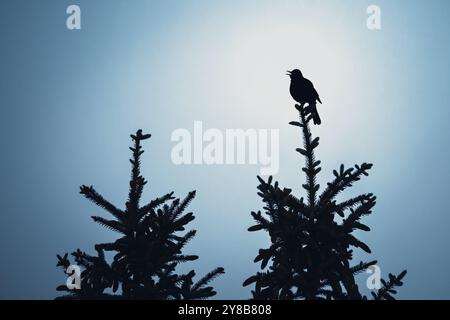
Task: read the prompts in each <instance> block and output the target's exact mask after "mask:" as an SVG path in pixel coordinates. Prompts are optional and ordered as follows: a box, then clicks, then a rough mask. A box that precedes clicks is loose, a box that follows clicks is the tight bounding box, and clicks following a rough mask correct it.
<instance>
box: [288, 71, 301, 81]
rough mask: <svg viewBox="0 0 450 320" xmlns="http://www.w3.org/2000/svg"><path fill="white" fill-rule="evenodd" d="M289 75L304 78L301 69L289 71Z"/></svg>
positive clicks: (293, 77) (292, 77)
mask: <svg viewBox="0 0 450 320" xmlns="http://www.w3.org/2000/svg"><path fill="white" fill-rule="evenodd" d="M287 75H288V76H289V77H291V79H302V78H303V74H302V72H301V71H300V70H298V69H294V70H292V71H288V72H287Z"/></svg>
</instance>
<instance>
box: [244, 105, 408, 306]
mask: <svg viewBox="0 0 450 320" xmlns="http://www.w3.org/2000/svg"><path fill="white" fill-rule="evenodd" d="M295 107H296V109H297V111H298V112H299V119H300V121H299V122H297V121H293V122H291V123H290V124H291V125H293V126H296V127H299V128H300V129H301V133H302V137H303V148H298V149H297V152H299V153H300V155H301V156H303V157H304V159H305V166H304V167H303V168H302V171H303V172H304V173H305V176H306V183H305V184H303V185H302V186H303V188H304V189H305V190H306V198H307V202H306V203H305V202H304V200H303V198H300V199H299V198H297V197H295V196H294V195H292V190H291V189H287V188H281V187H280V186H279V184H278V182H273V178H272V177H269V178H268V180H267V182H266V181H265V180H263V179H262V178H260V177H258V180H259V183H260V184H259V186H258V190H259V191H258V195H259V196H260V197H261V198H262V201H263V203H264V204H265V206H264V207H263V209H264V215H263V214H262V213H261V211H258V212H252V213H251V215H252V217H253V219H254V220H255V221H256V225H254V226H252V227H250V228H249V229H248V230H249V231H258V230H264V231H266V232H268V233H269V236H270V239H271V245H270V247H269V248H265V249H260V250H259V253H258V255H257V256H256V258H255V262H261V272H258V273H257V274H256V275H253V276H251V277H249V278H248V279H247V280H245V281H244V284H243V285H244V286H248V285H250V284H252V283H254V285H255V288H254V290H253V291H252V294H253V298H254V299H263V300H264V299H336V300H338V299H339V300H340V299H366V297H365V296H363V295H362V294H361V293H360V290H359V288H358V286H357V283H356V280H355V275H356V274H357V273H359V272H361V271H363V270H365V269H367V268H368V267H370V266H372V265H374V264H376V263H377V262H376V261H371V262H367V263H364V262H360V263H359V264H357V265H355V266H350V262H351V260H352V258H353V248H360V249H362V250H364V251H366V252H368V253H370V252H371V251H370V248H369V246H368V245H367V244H365V243H364V242H362V241H360V240H359V239H357V238H356V237H355V235H354V234H353V232H354V231H355V230H356V229H359V230H362V231H369V230H370V228H369V227H368V226H366V225H364V224H362V223H361V218H362V217H363V216H365V215H369V214H371V213H372V209H373V207H374V206H375V204H376V197H375V196H374V195H373V194H372V193H367V194H362V195H359V196H356V197H353V198H350V199H348V200H346V201H342V202H337V200H336V197H337V195H338V194H340V193H341V192H342V191H344V190H345V189H347V188H349V187H351V186H352V185H353V183H355V182H357V181H359V180H360V179H361V177H362V176H367V175H368V172H369V170H370V169H371V168H372V164H368V163H362V164H361V165H355V166H354V167H353V168H347V169H346V168H345V167H344V165H341V167H340V168H339V170H335V171H334V172H333V174H334V179H333V180H332V181H331V182H330V183H328V185H327V186H326V187H325V188H324V190H323V191H322V192H321V193H320V194H318V192H319V189H320V186H319V185H318V184H317V182H316V180H317V175H318V173H319V172H320V171H321V168H320V161H319V160H317V159H316V157H315V152H314V151H315V149H316V148H317V147H318V146H319V138H318V137H315V138H314V137H313V136H312V133H311V130H310V128H309V122H310V121H311V119H312V116H311V114H310V112H309V111H308V107H305V105H304V104H302V105H296V106H295ZM405 274H406V271H403V272H402V273H401V274H400V275H399V276H398V277H395V276H393V275H391V274H390V275H389V278H390V280H389V281H388V282H386V281H384V280H382V281H381V282H382V283H383V287H382V288H381V289H380V290H378V291H377V292H374V293H373V296H374V298H375V299H389V298H393V297H392V294H394V293H395V290H394V287H395V286H401V285H402V282H401V279H402V278H403V277H404V276H405Z"/></svg>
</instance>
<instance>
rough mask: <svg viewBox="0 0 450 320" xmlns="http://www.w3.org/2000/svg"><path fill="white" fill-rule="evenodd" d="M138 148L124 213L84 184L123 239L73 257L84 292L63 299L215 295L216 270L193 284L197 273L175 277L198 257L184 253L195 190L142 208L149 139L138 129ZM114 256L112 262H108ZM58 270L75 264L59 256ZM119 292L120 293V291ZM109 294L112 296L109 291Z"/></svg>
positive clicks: (218, 271) (88, 195) (189, 236)
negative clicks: (143, 166) (145, 145)
mask: <svg viewBox="0 0 450 320" xmlns="http://www.w3.org/2000/svg"><path fill="white" fill-rule="evenodd" d="M131 138H132V139H133V142H134V145H133V147H131V148H130V150H131V151H132V153H133V155H132V159H130V162H131V165H132V170H131V180H130V187H129V194H128V201H127V202H126V204H125V209H124V210H122V209H119V208H117V207H116V206H114V205H113V204H112V203H110V202H109V201H108V200H106V199H105V198H103V197H102V196H101V195H100V194H99V193H98V192H97V191H96V190H95V189H94V188H93V187H92V186H84V185H83V186H81V188H80V193H81V194H82V195H83V196H84V197H85V198H87V199H88V200H90V201H92V202H93V203H95V204H96V205H97V206H99V207H101V208H103V209H104V210H105V211H107V212H108V213H109V214H110V215H112V216H113V218H114V219H113V220H108V219H105V218H103V217H98V216H93V217H92V219H93V220H94V221H95V222H97V223H99V224H101V225H102V226H104V227H106V228H108V229H110V230H112V231H115V232H117V233H119V234H120V235H121V237H120V238H119V239H117V240H116V241H114V242H112V243H100V244H97V245H95V250H96V252H97V255H96V256H93V255H89V254H87V253H85V252H82V251H81V250H80V249H78V250H77V251H75V252H73V253H72V256H73V257H74V260H75V263H76V264H77V265H78V266H80V268H81V269H82V270H83V271H82V273H81V288H80V289H79V290H76V289H69V288H68V287H67V286H66V285H61V286H59V287H58V288H57V290H58V291H67V292H68V295H65V296H63V297H61V298H75V299H77V298H78V299H111V298H116V299H117V298H121V299H204V298H208V297H211V296H214V295H215V294H216V292H215V291H214V290H213V288H212V287H211V286H208V284H209V283H210V281H211V280H213V279H214V278H215V277H217V276H218V275H220V274H222V273H224V269H223V268H217V269H215V270H213V271H212V272H210V273H208V274H207V275H206V276H204V277H203V278H201V279H200V280H198V281H197V282H194V276H195V272H194V271H190V272H189V273H187V274H177V273H176V267H177V265H178V264H180V263H183V262H188V261H193V260H196V259H198V256H195V255H186V254H183V252H182V250H183V248H184V246H185V245H186V244H187V243H188V242H189V241H190V240H191V239H192V238H193V237H194V236H195V233H196V231H195V230H191V231H188V232H186V233H184V234H182V232H184V231H185V228H186V225H187V224H188V223H189V222H191V221H192V220H194V215H193V213H192V212H189V213H184V211H185V209H186V208H187V206H188V205H189V203H190V202H191V201H192V200H193V199H194V197H195V191H193V192H190V193H189V194H188V195H187V196H186V198H184V199H183V200H180V199H178V198H175V197H174V196H173V192H171V193H168V194H166V195H164V196H162V197H160V198H156V199H154V200H153V201H150V202H149V203H148V204H146V205H143V206H141V205H140V200H141V196H142V192H143V189H144V186H145V185H146V183H147V181H145V179H144V178H143V177H142V175H141V173H140V165H141V156H142V154H143V153H144V151H143V150H142V146H141V142H142V141H144V140H146V139H148V138H150V135H149V134H142V130H138V131H137V132H136V134H135V135H131ZM105 252H112V253H113V254H114V257H113V259H112V262H111V263H110V262H108V261H107V259H106V258H105ZM57 257H58V264H57V266H59V267H62V268H63V270H64V271H65V272H67V269H68V268H69V266H70V265H71V264H72V263H71V262H70V260H69V258H68V254H67V253H66V254H64V255H63V256H60V255H57ZM119 288H120V289H121V290H119V291H118V289H119ZM108 289H110V290H109V293H108V292H107V290H108Z"/></svg>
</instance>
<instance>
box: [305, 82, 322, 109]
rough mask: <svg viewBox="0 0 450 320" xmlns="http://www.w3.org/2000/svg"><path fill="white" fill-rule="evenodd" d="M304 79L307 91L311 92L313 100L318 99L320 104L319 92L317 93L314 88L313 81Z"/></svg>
mask: <svg viewBox="0 0 450 320" xmlns="http://www.w3.org/2000/svg"><path fill="white" fill-rule="evenodd" d="M305 80H306V81H305V82H306V86H307V88H308V91H309V92H310V93H311V95H312V98H314V99H315V100H317V101H319V102H320V103H321V104H322V101H321V100H320V97H319V94H318V93H317V90H316V89H315V88H314V85H313V83H312V82H311V81H310V80H308V79H305Z"/></svg>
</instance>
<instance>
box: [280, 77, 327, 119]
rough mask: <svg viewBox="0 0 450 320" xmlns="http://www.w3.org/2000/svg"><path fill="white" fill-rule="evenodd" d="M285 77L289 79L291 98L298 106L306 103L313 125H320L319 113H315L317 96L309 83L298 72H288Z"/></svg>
mask: <svg viewBox="0 0 450 320" xmlns="http://www.w3.org/2000/svg"><path fill="white" fill-rule="evenodd" d="M287 75H288V76H289V77H291V86H290V88H289V91H290V92H291V96H292V98H294V100H295V101H297V102H298V103H300V104H302V105H303V104H305V103H308V108H309V112H311V114H312V116H313V121H314V124H321V123H322V121H321V120H320V117H319V113H318V112H317V107H316V105H317V101H319V102H320V103H322V101H320V97H319V94H318V93H317V91H316V89H314V85H313V84H312V82H311V81H309V80H308V79H306V78H304V77H303V74H302V72H301V71H300V70H298V69H295V70H292V71H288V72H287Z"/></svg>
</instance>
